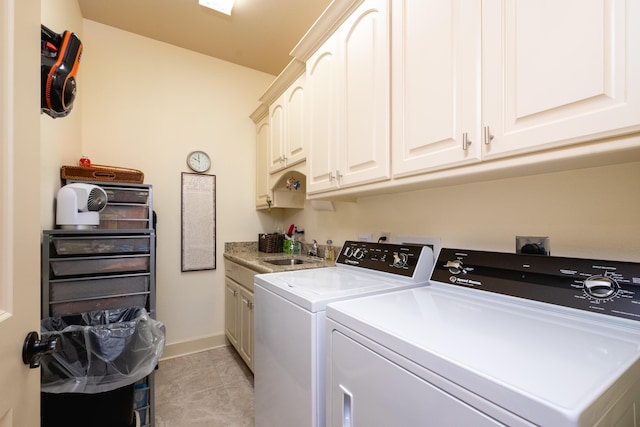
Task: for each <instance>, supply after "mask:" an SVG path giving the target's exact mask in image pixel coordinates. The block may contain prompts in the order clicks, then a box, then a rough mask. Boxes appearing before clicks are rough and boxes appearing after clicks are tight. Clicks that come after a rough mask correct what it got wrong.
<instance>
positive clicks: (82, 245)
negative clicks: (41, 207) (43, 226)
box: [51, 236, 151, 255]
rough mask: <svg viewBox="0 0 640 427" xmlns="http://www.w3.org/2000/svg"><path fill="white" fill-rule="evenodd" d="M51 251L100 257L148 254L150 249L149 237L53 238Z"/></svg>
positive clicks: (57, 253) (59, 253) (60, 253)
mask: <svg viewBox="0 0 640 427" xmlns="http://www.w3.org/2000/svg"><path fill="white" fill-rule="evenodd" d="M52 243H53V245H52V246H53V250H52V251H51V253H52V254H53V253H55V254H56V255H100V254H126V253H139V252H143V253H148V252H149V250H150V247H151V239H150V238H149V237H127V236H114V237H107V238H98V237H90V238H82V237H71V238H65V237H60V238H57V237H56V238H53V239H52Z"/></svg>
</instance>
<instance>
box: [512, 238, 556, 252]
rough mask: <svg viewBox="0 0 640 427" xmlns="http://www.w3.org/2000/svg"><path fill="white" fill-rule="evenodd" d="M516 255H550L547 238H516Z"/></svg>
mask: <svg viewBox="0 0 640 427" xmlns="http://www.w3.org/2000/svg"><path fill="white" fill-rule="evenodd" d="M516 253H517V254H534V255H551V244H550V242H549V237H547V236H544V237H540V236H516Z"/></svg>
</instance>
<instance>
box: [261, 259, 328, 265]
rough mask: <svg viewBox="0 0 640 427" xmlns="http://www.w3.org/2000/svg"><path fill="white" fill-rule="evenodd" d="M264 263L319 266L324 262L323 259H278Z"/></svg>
mask: <svg viewBox="0 0 640 427" xmlns="http://www.w3.org/2000/svg"><path fill="white" fill-rule="evenodd" d="M263 261H264V262H267V263H269V264H273V265H300V264H318V263H321V262H322V261H323V260H321V259H313V258H310V259H306V258H276V259H264V260H263Z"/></svg>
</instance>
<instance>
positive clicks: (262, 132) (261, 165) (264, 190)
mask: <svg viewBox="0 0 640 427" xmlns="http://www.w3.org/2000/svg"><path fill="white" fill-rule="evenodd" d="M268 153H269V117H265V118H264V119H262V120H260V121H259V122H258V123H257V124H256V207H257V208H260V207H266V206H267V199H268V198H269V195H270V191H269V170H268V167H267V166H268V165H267V162H268V160H267V159H268Z"/></svg>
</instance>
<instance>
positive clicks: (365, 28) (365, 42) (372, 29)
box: [336, 0, 390, 186]
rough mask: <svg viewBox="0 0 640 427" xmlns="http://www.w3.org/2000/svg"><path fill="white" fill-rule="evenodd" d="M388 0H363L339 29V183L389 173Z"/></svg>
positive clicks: (368, 179) (380, 177)
mask: <svg viewBox="0 0 640 427" xmlns="http://www.w3.org/2000/svg"><path fill="white" fill-rule="evenodd" d="M388 1H389V0H365V1H364V2H363V3H362V5H360V6H359V7H358V8H357V9H356V10H355V11H354V13H353V14H352V15H351V16H350V17H349V18H347V20H346V21H345V22H344V23H343V24H342V26H341V27H340V29H339V30H338V31H339V42H340V44H339V47H338V49H339V51H340V58H341V64H340V67H339V77H338V85H339V86H338V103H339V104H338V105H339V115H338V132H339V133H338V151H337V156H338V169H337V171H336V175H337V178H338V185H340V186H350V185H355V184H362V183H368V182H374V181H380V180H384V179H388V178H390V164H389V161H390V146H389V142H390V137H389V126H390V123H389V122H390V116H389V111H390V107H389V85H390V82H389V78H390V76H389V72H390V70H389V66H390V48H389V44H390V38H389V27H390V22H389V11H388Z"/></svg>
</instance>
